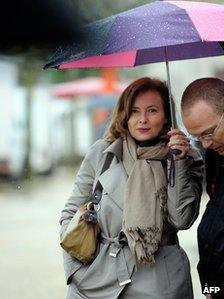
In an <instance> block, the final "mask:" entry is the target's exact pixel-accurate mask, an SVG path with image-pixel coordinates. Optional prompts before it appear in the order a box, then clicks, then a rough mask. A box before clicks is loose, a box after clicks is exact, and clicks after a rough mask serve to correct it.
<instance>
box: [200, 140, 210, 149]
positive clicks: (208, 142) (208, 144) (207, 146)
mask: <svg viewBox="0 0 224 299" xmlns="http://www.w3.org/2000/svg"><path fill="white" fill-rule="evenodd" d="M201 142H202V146H203V147H204V148H209V147H210V146H211V145H212V143H213V141H212V140H202V141H201Z"/></svg>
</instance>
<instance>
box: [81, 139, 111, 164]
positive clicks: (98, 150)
mask: <svg viewBox="0 0 224 299" xmlns="http://www.w3.org/2000/svg"><path fill="white" fill-rule="evenodd" d="M109 145H110V144H109V143H108V142H107V141H106V140H105V139H99V140H97V141H96V142H95V143H94V144H93V145H92V146H91V147H90V149H89V151H88V152H87V154H86V158H87V159H89V160H91V161H94V160H95V161H96V160H99V159H100V158H101V157H102V155H103V152H104V151H105V149H106V148H107V147H108V146H109Z"/></svg>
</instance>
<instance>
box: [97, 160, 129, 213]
mask: <svg viewBox="0 0 224 299" xmlns="http://www.w3.org/2000/svg"><path fill="white" fill-rule="evenodd" d="M126 180H127V174H126V172H125V169H124V167H123V164H122V162H121V161H120V162H116V161H115V159H114V160H113V162H112V164H111V167H110V168H109V169H108V170H106V171H105V172H104V173H103V174H102V175H100V177H99V181H100V183H101V185H102V186H103V189H104V191H103V192H107V193H108V195H109V196H110V197H111V199H112V200H113V201H114V202H115V203H116V204H117V205H118V206H119V207H120V208H121V209H123V197H124V187H125V184H126Z"/></svg>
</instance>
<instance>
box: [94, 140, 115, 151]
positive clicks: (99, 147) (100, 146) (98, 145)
mask: <svg viewBox="0 0 224 299" xmlns="http://www.w3.org/2000/svg"><path fill="white" fill-rule="evenodd" d="M109 145H110V143H109V142H108V141H106V140H105V139H98V140H97V141H96V142H95V143H93V145H92V146H91V147H90V151H93V152H95V151H99V152H103V151H104V150H105V149H106V148H107V147H108V146H109Z"/></svg>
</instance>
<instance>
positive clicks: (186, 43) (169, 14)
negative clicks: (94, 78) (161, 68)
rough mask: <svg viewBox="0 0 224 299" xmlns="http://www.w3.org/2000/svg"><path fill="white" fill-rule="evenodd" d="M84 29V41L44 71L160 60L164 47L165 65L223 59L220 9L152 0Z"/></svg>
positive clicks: (62, 49)
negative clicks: (201, 58) (216, 58)
mask: <svg viewBox="0 0 224 299" xmlns="http://www.w3.org/2000/svg"><path fill="white" fill-rule="evenodd" d="M83 31H85V36H86V38H85V42H81V43H80V44H77V43H75V44H70V45H66V46H62V47H60V48H59V49H58V51H57V52H56V53H55V55H54V56H53V57H52V58H51V59H50V61H49V62H48V63H47V64H46V66H45V67H46V68H47V67H56V68H59V69H66V68H86V67H113V66H117V67H126V66H127V67H128V66H137V65H142V64H146V63H153V62H161V61H164V60H165V58H164V47H166V48H167V55H168V59H169V61H172V60H181V59H190V58H200V57H209V56H219V55H223V54H224V50H223V47H222V46H223V45H222V43H220V42H221V41H224V5H218V4H212V3H205V2H190V1H156V2H153V3H150V4H146V5H142V6H139V7H137V8H134V9H132V10H128V11H126V12H123V13H120V14H117V15H114V16H111V17H108V18H106V19H103V20H99V21H96V22H94V23H91V24H89V25H87V26H85V28H84V30H83ZM107 55H109V56H107ZM87 57H88V58H87Z"/></svg>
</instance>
